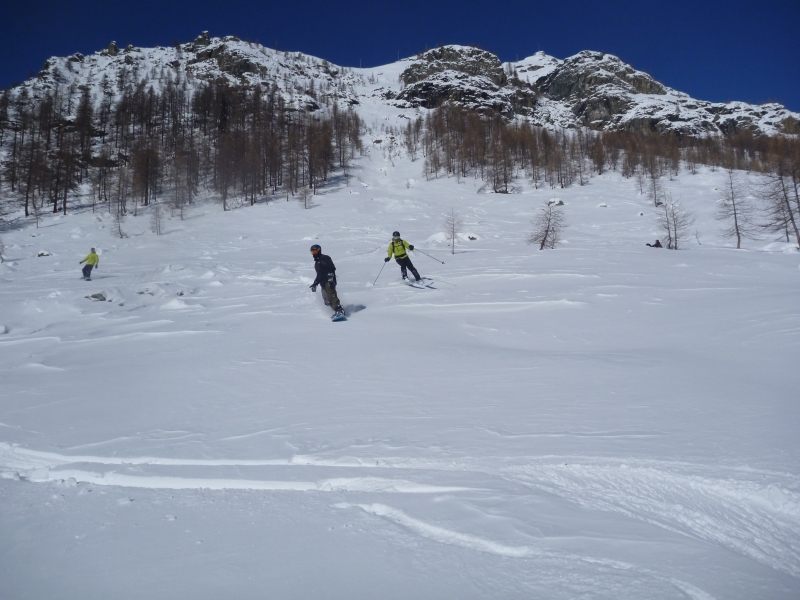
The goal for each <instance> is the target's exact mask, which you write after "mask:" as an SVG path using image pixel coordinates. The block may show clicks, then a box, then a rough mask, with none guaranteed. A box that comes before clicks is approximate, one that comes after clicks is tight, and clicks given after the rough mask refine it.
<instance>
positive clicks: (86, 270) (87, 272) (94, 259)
mask: <svg viewBox="0 0 800 600" xmlns="http://www.w3.org/2000/svg"><path fill="white" fill-rule="evenodd" d="M83 263H86V264H85V265H83V278H84V279H85V280H86V281H91V280H92V267H94V268H95V269H96V268H97V267H99V266H100V257H99V256H97V252H95V249H94V248H92V251H91V252H89V254H87V255H86V258H84V259H83V260H82V261H81V262H79V263H78V264H79V265H81V264H83Z"/></svg>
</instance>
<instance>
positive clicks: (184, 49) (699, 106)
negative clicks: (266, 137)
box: [12, 31, 800, 136]
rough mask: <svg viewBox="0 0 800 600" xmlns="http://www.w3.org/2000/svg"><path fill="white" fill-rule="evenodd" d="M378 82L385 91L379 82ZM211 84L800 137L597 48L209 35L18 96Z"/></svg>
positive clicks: (113, 58) (122, 57) (49, 66)
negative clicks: (391, 50)
mask: <svg viewBox="0 0 800 600" xmlns="http://www.w3.org/2000/svg"><path fill="white" fill-rule="evenodd" d="M375 72H377V73H378V74H379V75H378V80H380V84H373V83H372V82H373V81H374V73H375ZM368 78H369V79H370V80H371V81H370V84H371V85H372V87H370V85H367V79H368ZM205 82H214V83H216V84H220V83H224V84H226V85H229V86H231V87H238V86H242V87H245V88H253V87H255V86H258V85H260V86H262V87H263V88H264V89H268V90H270V91H272V92H275V93H277V94H279V95H280V96H281V97H282V98H283V100H284V102H286V103H287V105H289V106H292V107H294V108H296V109H305V110H312V111H313V110H316V109H318V108H319V107H320V106H321V104H322V103H323V100H324V101H325V102H327V101H329V100H331V99H336V101H337V102H344V103H346V104H348V105H350V106H356V105H358V104H361V103H363V102H364V101H365V100H366V99H367V98H374V97H377V98H379V100H380V101H381V102H383V103H385V104H388V105H390V106H394V107H397V108H406V109H407V108H419V109H431V108H435V107H436V106H439V105H440V104H442V103H443V102H453V103H457V104H461V105H463V106H464V107H467V108H470V109H474V110H478V111H480V112H483V113H485V114H488V113H497V114H502V115H503V116H505V117H507V118H521V119H526V120H528V121H530V122H531V123H533V124H536V125H540V126H543V127H548V128H562V127H566V128H575V127H589V128H591V129H595V130H626V131H636V130H646V131H654V132H662V133H664V132H674V133H676V134H678V135H693V136H698V135H700V136H702V135H716V134H732V133H736V132H740V131H749V132H751V133H753V134H755V135H775V134H800V114H798V113H793V112H791V111H789V110H787V109H786V108H785V107H784V106H782V105H779V104H764V105H759V106H756V105H752V104H747V103H744V102H727V103H712V102H706V101H702V100H695V99H693V98H690V97H689V96H688V95H686V94H684V93H681V92H678V91H676V90H673V89H670V88H668V87H666V86H664V85H663V84H661V83H659V82H658V81H656V80H655V79H654V78H653V77H652V76H650V75H649V74H647V73H644V72H642V71H638V70H636V69H635V68H634V67H632V66H631V65H629V64H627V63H625V62H623V61H622V60H620V59H619V58H618V57H616V56H614V55H611V54H605V53H603V52H595V51H590V50H585V51H582V52H579V53H577V54H575V55H574V56H570V57H568V58H565V59H563V60H560V59H558V58H555V57H553V56H549V55H547V54H545V53H544V52H537V53H536V54H534V55H532V56H529V57H527V58H524V59H522V60H520V61H516V62H509V63H502V62H501V61H500V59H499V58H498V57H497V56H495V55H494V54H492V53H491V52H488V51H486V50H482V49H480V48H475V47H470V46H459V45H448V46H441V47H439V48H434V49H431V50H426V51H425V52H421V53H419V54H417V55H416V56H414V57H410V58H406V59H403V60H400V61H398V62H396V63H393V64H390V65H384V66H382V67H376V68H375V69H353V68H349V67H341V66H337V65H334V64H331V63H329V62H328V61H326V60H324V59H320V58H316V57H313V56H309V55H305V54H303V53H300V52H288V51H279V50H274V49H270V48H265V47H264V46H262V45H260V44H258V43H252V42H246V41H242V40H240V39H239V38H237V37H236V36H226V37H211V36H210V35H209V34H208V32H207V31H206V32H203V33H201V34H200V35H199V36H198V37H197V38H196V39H194V40H193V41H191V42H188V43H185V44H181V45H177V46H175V47H160V46H157V47H155V48H136V47H133V46H130V45H129V46H127V47H126V48H124V49H120V48H118V47H117V44H116V43H115V42H112V43H111V44H109V46H108V47H107V48H105V49H103V50H101V51H99V52H95V53H94V54H91V55H90V56H83V55H82V54H79V53H76V54H73V55H72V56H69V57H66V58H59V57H53V58H51V59H49V60H48V61H47V62H46V63H45V66H44V68H43V69H42V71H41V72H40V73H39V75H38V76H37V77H36V78H33V79H31V80H29V81H27V82H26V83H24V84H22V86H20V87H18V88H16V89H15V90H12V94H14V95H16V94H20V93H22V91H23V90H26V91H27V93H28V94H29V95H30V96H32V97H34V98H36V97H41V96H42V95H44V94H45V93H51V92H52V91H54V90H55V89H57V88H58V89H63V90H64V92H65V93H72V94H74V93H76V91H77V90H78V89H88V90H89V91H90V93H91V95H92V97H93V99H94V101H95V102H96V103H99V102H101V101H102V100H103V99H104V98H108V99H110V100H118V99H119V96H120V95H122V94H123V93H124V91H125V90H126V89H127V90H130V89H134V88H136V87H138V86H141V85H144V86H145V89H147V88H149V87H151V86H152V87H153V88H155V89H156V90H157V91H158V90H161V89H162V88H163V87H164V86H165V85H169V84H177V85H180V86H182V87H183V88H185V89H186V91H187V92H188V93H190V94H191V93H193V91H194V90H195V89H197V88H198V86H201V85H203V84H204V83H205ZM398 82H399V85H400V86H402V87H401V88H399V87H398V85H397V84H398ZM375 85H380V87H375Z"/></svg>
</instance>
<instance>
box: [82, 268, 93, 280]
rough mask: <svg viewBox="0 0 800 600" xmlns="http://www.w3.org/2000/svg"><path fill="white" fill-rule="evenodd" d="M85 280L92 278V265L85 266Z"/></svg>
mask: <svg viewBox="0 0 800 600" xmlns="http://www.w3.org/2000/svg"><path fill="white" fill-rule="evenodd" d="M83 278H84V279H91V278H92V265H83Z"/></svg>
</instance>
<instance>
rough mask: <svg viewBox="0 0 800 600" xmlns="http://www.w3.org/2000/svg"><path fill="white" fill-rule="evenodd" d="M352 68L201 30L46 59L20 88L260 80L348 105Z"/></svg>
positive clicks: (311, 100) (96, 94) (287, 92)
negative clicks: (169, 40)
mask: <svg viewBox="0 0 800 600" xmlns="http://www.w3.org/2000/svg"><path fill="white" fill-rule="evenodd" d="M357 80H358V78H357V77H356V76H355V75H354V74H353V70H352V69H347V68H342V67H339V66H336V65H333V64H331V63H329V62H328V61H326V60H324V59H319V58H316V57H312V56H308V55H305V54H302V53H300V52H288V51H278V50H273V49H270V48H266V47H264V46H262V45H260V44H257V43H252V42H245V41H242V40H240V39H239V38H237V37H236V36H226V37H211V36H209V34H208V32H203V33H201V34H200V35H199V36H198V37H197V38H196V39H195V40H193V41H191V42H189V43H186V44H181V45H177V46H175V47H161V46H156V47H155V48H137V47H134V46H131V45H129V46H127V47H126V48H125V49H123V50H119V48H118V47H117V45H116V43H115V42H112V43H111V44H110V45H109V46H108V47H107V48H105V49H103V50H100V51H98V52H95V53H94V54H91V55H89V56H84V55H82V54H80V53H76V54H73V55H72V56H70V57H67V58H59V57H53V58H50V59H48V60H47V61H46V62H45V65H44V67H43V68H42V70H41V71H40V72H39V74H38V76H37V77H36V78H33V79H31V80H29V81H27V82H25V83H24V84H22V86H21V89H19V88H18V90H17V93H19V92H20V91H21V90H22V89H25V90H27V91H28V93H29V94H30V95H32V96H34V97H38V96H41V95H43V94H45V93H49V92H51V91H53V90H54V89H56V88H62V87H64V88H67V89H79V88H80V89H82V88H88V89H89V90H90V92H91V94H92V96H93V98H94V100H95V102H99V101H100V100H101V99H102V98H104V97H111V98H112V99H113V98H115V97H119V95H121V94H122V93H123V92H124V90H125V89H126V88H130V87H136V86H138V85H141V84H144V85H145V87H146V88H149V87H151V86H152V87H153V88H155V89H156V90H160V89H162V88H163V86H165V85H167V84H168V83H177V84H180V85H182V86H185V87H186V89H187V90H189V91H190V92H191V90H192V89H194V88H196V87H197V86H198V85H200V84H202V83H203V82H215V83H218V84H219V83H224V84H227V85H229V86H231V87H238V86H244V87H248V88H250V87H254V86H256V85H259V84H260V85H262V86H264V87H265V88H267V89H274V90H276V91H277V92H278V93H280V94H281V95H282V96H283V97H284V99H285V100H286V102H288V103H290V104H292V105H295V106H296V107H298V108H300V107H303V108H306V109H308V110H315V109H316V108H318V103H317V95H318V93H319V92H321V91H323V90H324V92H323V93H330V94H332V95H335V96H336V97H337V98H340V99H344V100H346V101H347V102H349V103H350V104H354V103H357V102H358V100H357V99H356V95H355V92H353V85H354V84H355V83H356V81H357Z"/></svg>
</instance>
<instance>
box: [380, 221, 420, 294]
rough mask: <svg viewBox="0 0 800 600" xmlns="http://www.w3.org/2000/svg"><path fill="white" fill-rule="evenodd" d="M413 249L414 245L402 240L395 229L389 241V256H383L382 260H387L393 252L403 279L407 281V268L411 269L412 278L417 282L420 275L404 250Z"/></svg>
mask: <svg viewBox="0 0 800 600" xmlns="http://www.w3.org/2000/svg"><path fill="white" fill-rule="evenodd" d="M413 249H414V245H413V244H409V243H408V242H407V241H405V240H403V239H402V238H401V237H400V232H399V231H395V232H394V233H392V241H391V242H389V256H387V257H386V258H385V260H384V262H389V261H390V260H391V259H392V255H393V254H394V260H395V262H396V263H397V264H398V265H400V272H401V273H402V274H403V281H408V271H407V269H411V272H412V273H413V274H414V278H415V279H416V280H417V282H420V281H422V277H420V276H419V272H418V271H417V270H416V269H415V268H414V264H413V263H412V262H411V259H410V258H408V253H407V252H406V250H413Z"/></svg>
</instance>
